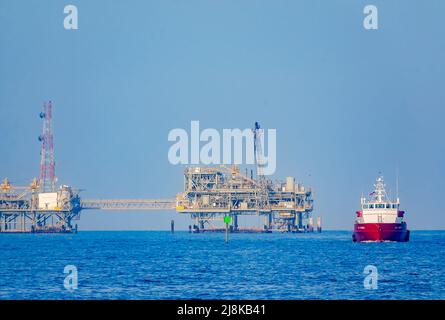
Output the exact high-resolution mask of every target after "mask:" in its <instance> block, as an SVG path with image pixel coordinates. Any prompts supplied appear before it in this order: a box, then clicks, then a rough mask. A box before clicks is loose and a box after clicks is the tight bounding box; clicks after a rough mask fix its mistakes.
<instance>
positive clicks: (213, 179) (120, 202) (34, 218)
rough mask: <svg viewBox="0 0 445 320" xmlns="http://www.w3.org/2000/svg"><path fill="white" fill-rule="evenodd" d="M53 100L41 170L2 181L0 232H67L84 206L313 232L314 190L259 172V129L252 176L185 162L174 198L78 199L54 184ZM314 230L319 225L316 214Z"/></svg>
mask: <svg viewBox="0 0 445 320" xmlns="http://www.w3.org/2000/svg"><path fill="white" fill-rule="evenodd" d="M52 107H53V105H52V103H51V101H49V102H45V103H44V106H43V111H42V112H41V113H40V117H41V118H42V119H43V131H42V134H41V135H40V136H39V141H40V142H41V144H42V145H41V152H40V157H41V160H40V176H39V178H38V179H37V178H34V179H33V181H32V182H31V183H30V184H29V185H28V186H15V185H13V184H12V183H11V182H10V181H9V180H8V179H7V178H5V179H4V180H3V182H2V183H1V184H0V233H71V232H77V224H76V221H77V220H78V219H80V213H81V211H82V210H88V209H89V210H94V209H97V210H120V211H126V210H156V211H160V210H176V212H178V213H180V214H189V215H190V216H191V217H192V219H193V221H194V223H193V225H190V226H189V230H190V232H195V233H197V232H208V231H222V230H224V229H223V228H221V227H219V226H218V221H223V219H224V217H227V216H230V217H231V225H230V231H231V232H272V231H273V230H278V231H282V232H311V231H313V229H314V226H313V217H312V213H313V209H314V204H313V198H312V190H311V189H310V188H307V187H305V186H304V185H303V184H301V183H296V182H295V179H294V178H293V177H287V178H286V180H285V181H284V182H283V181H279V182H272V180H269V179H266V177H265V176H264V174H263V161H262V159H261V156H262V146H261V134H262V129H260V126H259V124H258V123H255V127H254V129H253V137H254V150H255V163H256V178H254V176H253V170H251V172H250V175H248V172H247V171H246V173H245V174H242V173H241V172H240V169H239V168H238V167H237V166H232V167H230V168H229V167H226V166H220V167H187V168H186V169H185V170H184V190H183V192H182V193H179V194H178V195H177V196H176V198H173V199H81V197H80V196H79V191H78V190H77V189H75V188H73V187H71V186H68V185H61V186H60V187H59V188H56V181H57V179H56V176H55V160H54V143H53V129H52ZM244 215H246V216H253V215H256V216H259V217H261V218H263V221H264V223H263V225H262V227H258V228H241V227H240V226H239V223H238V218H239V217H240V216H244ZM317 230H318V231H321V220H320V217H318V220H317Z"/></svg>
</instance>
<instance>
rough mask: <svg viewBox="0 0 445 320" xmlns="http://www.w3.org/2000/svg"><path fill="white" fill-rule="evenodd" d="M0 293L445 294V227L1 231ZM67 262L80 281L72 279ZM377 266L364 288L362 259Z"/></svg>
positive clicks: (85, 295) (156, 295) (271, 296)
mask: <svg viewBox="0 0 445 320" xmlns="http://www.w3.org/2000/svg"><path fill="white" fill-rule="evenodd" d="M0 248H1V258H0V299H444V298H445V232H444V231H414V232H412V234H411V241H410V242H408V243H352V241H351V233H350V232H344V231H327V232H323V233H321V234H317V233H313V234H279V233H275V234H231V235H230V242H229V243H228V244H226V243H224V234H222V233H219V234H216V233H215V234H189V233H187V232H176V233H174V234H171V233H169V232H156V231H152V232H79V233H78V234H0ZM66 265H74V266H76V268H77V270H78V289H76V290H67V289H65V287H64V279H65V277H66V276H67V274H64V272H63V271H64V267H65V266H66ZM367 265H374V266H375V267H377V270H378V282H377V284H378V288H377V289H374V290H373V289H365V287H364V279H365V276H366V275H365V274H364V273H363V272H364V268H365V267H366V266H367Z"/></svg>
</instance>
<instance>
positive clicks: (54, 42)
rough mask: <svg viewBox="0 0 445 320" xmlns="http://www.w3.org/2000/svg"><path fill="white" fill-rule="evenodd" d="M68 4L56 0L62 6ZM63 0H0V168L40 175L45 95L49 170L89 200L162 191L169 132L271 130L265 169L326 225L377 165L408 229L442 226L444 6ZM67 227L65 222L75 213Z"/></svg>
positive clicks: (342, 224) (332, 225) (161, 225)
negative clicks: (297, 189)
mask: <svg viewBox="0 0 445 320" xmlns="http://www.w3.org/2000/svg"><path fill="white" fill-rule="evenodd" d="M66 4H68V3H66ZM66 4H65V3H63V2H60V1H45V2H42V1H17V0H14V1H12V0H3V1H1V3H0V39H1V40H2V50H0V70H1V72H0V115H1V120H2V124H1V125H0V135H1V136H2V140H1V142H0V149H1V150H2V151H1V157H0V179H3V178H4V177H8V178H9V179H10V180H11V181H12V183H13V184H16V185H27V184H29V183H30V182H31V180H32V178H33V177H36V176H38V173H39V161H40V155H39V152H40V143H39V141H38V139H37V137H38V136H39V135H40V134H41V126H42V122H41V119H40V118H39V116H38V115H39V113H40V111H41V109H42V105H43V102H44V101H46V100H52V101H53V102H54V133H55V137H54V143H55V156H56V176H57V177H58V183H59V184H68V185H71V186H74V187H77V188H80V189H84V191H82V192H81V196H82V197H84V198H87V199H119V198H120V199H122V198H130V199H131V198H135V199H141V198H148V199H162V198H174V197H175V195H176V194H177V193H178V192H180V191H181V190H182V187H183V174H182V171H183V167H182V166H174V165H172V164H170V163H169V161H168V158H167V153H168V149H169V147H170V146H171V145H172V143H171V142H169V141H168V140H167V136H168V133H169V131H170V130H172V129H174V128H183V129H185V130H187V131H190V122H191V121H192V120H199V121H200V124H201V127H202V128H203V129H204V128H215V129H217V130H218V131H221V130H223V129H225V128H229V129H230V128H240V129H245V128H252V127H253V125H254V122H255V121H258V122H259V123H260V124H261V125H262V127H263V128H266V129H267V128H271V129H276V130H277V170H276V173H275V174H274V175H273V177H272V178H273V179H274V180H275V179H285V177H286V176H294V177H295V178H296V180H297V181H298V182H302V183H304V184H305V185H306V186H309V187H312V188H313V189H314V198H315V202H314V203H315V211H314V215H315V216H317V215H321V216H322V218H323V223H322V224H323V229H324V230H329V229H332V230H338V229H341V230H345V231H346V230H352V226H353V223H354V219H355V211H356V210H358V209H359V205H360V196H361V194H362V193H363V194H369V192H370V191H371V190H372V186H373V183H374V181H375V178H376V177H377V175H378V173H379V172H382V173H383V175H384V176H385V181H386V183H387V189H388V191H391V193H392V195H394V194H395V180H396V171H397V170H398V172H399V195H400V200H401V209H402V210H405V211H406V218H405V220H406V221H407V223H408V227H409V229H411V230H419V229H420V230H444V229H445V217H444V216H443V215H442V214H441V213H442V208H441V206H440V199H441V196H442V195H443V193H444V191H445V190H444V179H445V168H444V165H443V162H444V158H445V143H444V140H443V136H444V134H443V119H444V117H445V110H444V106H445V90H443V81H444V80H443V79H445V63H444V61H443V52H444V51H445V37H444V33H443V30H444V27H443V25H442V24H443V22H442V15H443V12H445V2H439V1H431V2H428V4H427V3H422V4H419V3H418V2H415V1H390V2H388V1H382V0H373V1H372V4H374V5H376V6H377V7H378V8H379V29H378V30H365V29H364V28H363V25H362V21H363V18H364V15H363V7H364V6H365V5H366V4H368V2H367V1H361V0H359V1H350V0H343V1H335V2H333V1H332V2H327V1H322V0H315V1H234V0H227V1H221V2H214V1H199V0H192V1H187V2H182V1H174V0H169V1H150V2H147V1H131V2H128V1H122V0H121V1H118V0H116V1H112V2H111V1H99V0H98V1H84V0H80V1H75V5H76V6H77V7H78V10H79V30H65V29H64V28H63V19H64V17H65V15H64V13H63V8H64V5H66ZM172 219H174V220H175V224H176V229H177V230H179V229H183V230H185V229H187V227H188V225H189V224H191V223H192V220H191V219H190V218H189V217H188V216H179V214H177V213H174V212H173V211H172V212H167V211H162V212H160V213H158V214H156V213H155V212H152V211H150V212H147V213H144V212H125V213H119V212H110V211H83V212H82V214H81V220H80V222H78V224H79V228H80V230H81V231H82V230H93V229H94V230H115V229H116V228H121V229H122V230H124V231H125V230H135V229H136V228H141V229H142V230H147V229H148V228H151V229H153V230H159V229H162V230H169V228H170V220H172ZM74 223H76V222H74Z"/></svg>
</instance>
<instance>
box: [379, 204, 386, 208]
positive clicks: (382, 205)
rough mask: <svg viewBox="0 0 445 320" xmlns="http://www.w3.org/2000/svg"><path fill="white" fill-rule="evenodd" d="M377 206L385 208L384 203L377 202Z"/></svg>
mask: <svg viewBox="0 0 445 320" xmlns="http://www.w3.org/2000/svg"><path fill="white" fill-rule="evenodd" d="M377 208H385V205H384V204H378V205H377Z"/></svg>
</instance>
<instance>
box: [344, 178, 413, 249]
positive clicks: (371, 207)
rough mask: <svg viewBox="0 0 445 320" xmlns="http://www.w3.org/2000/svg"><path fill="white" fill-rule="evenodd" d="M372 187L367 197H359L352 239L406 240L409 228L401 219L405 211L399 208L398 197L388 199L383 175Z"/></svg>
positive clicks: (359, 240) (355, 240)
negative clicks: (372, 189)
mask: <svg viewBox="0 0 445 320" xmlns="http://www.w3.org/2000/svg"><path fill="white" fill-rule="evenodd" d="M374 187H375V190H374V191H373V192H371V194H370V195H369V198H365V197H362V198H361V210H360V211H357V212H356V214H357V218H356V220H355V224H354V233H353V235H352V240H353V241H354V242H363V241H396V242H406V241H408V240H409V230H408V228H407V225H406V222H405V221H403V219H404V215H405V212H404V211H401V210H399V205H400V201H399V198H398V197H397V199H396V200H395V201H391V200H390V199H388V195H387V194H386V191H385V183H384V181H383V176H379V177H378V178H377V180H376V183H375V184H374Z"/></svg>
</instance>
